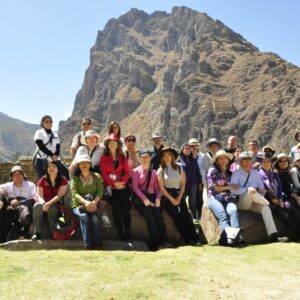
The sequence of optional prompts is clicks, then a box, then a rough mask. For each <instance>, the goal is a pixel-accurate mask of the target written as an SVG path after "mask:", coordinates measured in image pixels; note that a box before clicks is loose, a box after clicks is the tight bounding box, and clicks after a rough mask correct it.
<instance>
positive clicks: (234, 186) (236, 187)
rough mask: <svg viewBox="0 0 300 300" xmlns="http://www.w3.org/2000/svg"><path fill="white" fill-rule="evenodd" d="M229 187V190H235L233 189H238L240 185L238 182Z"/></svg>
mask: <svg viewBox="0 0 300 300" xmlns="http://www.w3.org/2000/svg"><path fill="white" fill-rule="evenodd" d="M229 187H230V189H231V190H235V191H236V190H239V189H240V186H239V185H238V184H232V185H230V186H229Z"/></svg>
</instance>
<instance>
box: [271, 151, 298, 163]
mask: <svg viewBox="0 0 300 300" xmlns="http://www.w3.org/2000/svg"><path fill="white" fill-rule="evenodd" d="M283 158H284V159H287V160H288V161H289V164H291V163H292V160H293V159H292V157H291V156H289V155H287V154H285V153H283V152H282V153H279V154H278V156H277V159H276V161H275V162H274V166H275V165H277V164H278V162H279V161H280V160H281V159H283Z"/></svg>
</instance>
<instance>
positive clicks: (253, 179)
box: [230, 151, 284, 242]
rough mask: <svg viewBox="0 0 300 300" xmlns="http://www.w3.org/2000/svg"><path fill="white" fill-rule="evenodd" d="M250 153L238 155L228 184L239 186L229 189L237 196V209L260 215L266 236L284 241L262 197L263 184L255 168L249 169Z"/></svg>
mask: <svg viewBox="0 0 300 300" xmlns="http://www.w3.org/2000/svg"><path fill="white" fill-rule="evenodd" d="M251 159H252V155H251V154H250V153H249V152H247V151H244V152H242V153H241V154H240V156H239V159H238V160H239V164H240V168H239V169H238V170H236V171H235V172H233V174H232V177H231V180H230V184H231V185H233V184H234V185H238V186H239V187H240V188H239V189H237V190H231V194H232V195H236V196H239V209H241V210H251V211H254V212H256V213H259V214H261V215H262V218H263V221H264V223H265V226H266V230H267V233H268V236H269V237H270V239H271V241H272V242H278V241H284V238H280V237H279V236H278V233H277V229H276V226H275V223H274V220H273V216H272V213H271V210H270V207H269V206H268V205H269V202H268V201H267V200H266V199H265V198H264V197H263V195H264V194H265V193H266V190H265V187H264V184H263V182H262V180H261V178H260V176H259V174H258V172H257V171H256V170H251V168H250V167H251Z"/></svg>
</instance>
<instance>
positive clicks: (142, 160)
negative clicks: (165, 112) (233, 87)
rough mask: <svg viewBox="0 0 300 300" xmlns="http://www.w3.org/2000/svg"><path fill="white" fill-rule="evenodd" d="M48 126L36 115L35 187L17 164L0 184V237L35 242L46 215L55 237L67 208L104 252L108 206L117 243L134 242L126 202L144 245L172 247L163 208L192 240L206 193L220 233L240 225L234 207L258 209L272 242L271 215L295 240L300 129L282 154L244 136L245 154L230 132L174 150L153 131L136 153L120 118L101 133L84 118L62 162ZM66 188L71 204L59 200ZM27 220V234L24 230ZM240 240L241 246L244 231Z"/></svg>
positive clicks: (299, 222)
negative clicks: (138, 220) (142, 228)
mask: <svg viewBox="0 0 300 300" xmlns="http://www.w3.org/2000/svg"><path fill="white" fill-rule="evenodd" d="M52 123H53V122H52V118H51V116H49V115H46V116H43V117H42V119H41V129H39V130H37V131H36V133H35V136H34V141H35V143H36V146H37V147H36V153H35V156H34V160H33V165H34V167H35V169H36V173H37V177H38V182H37V185H35V184H34V183H32V182H30V181H28V180H27V177H26V174H25V173H24V171H23V169H22V168H21V167H20V166H14V167H13V168H12V169H11V172H10V176H9V178H10V181H9V182H7V183H5V184H1V185H0V192H1V194H0V196H1V199H0V242H1V243H2V242H5V241H7V240H12V239H17V238H20V237H24V238H31V239H32V240H39V239H41V236H42V231H43V230H42V229H43V228H42V226H43V224H44V222H43V218H44V217H45V216H46V217H47V220H48V224H49V234H50V236H51V237H53V234H54V231H55V229H56V228H57V220H58V218H59V216H60V212H61V206H65V207H67V208H68V209H70V210H71V212H72V214H73V215H75V216H76V218H77V219H78V222H79V224H80V228H81V232H82V237H83V243H84V246H85V248H86V249H88V250H90V249H101V247H102V245H103V236H102V232H101V220H100V214H99V212H100V213H101V215H102V217H103V220H104V221H105V222H104V223H106V225H108V226H109V225H110V220H109V218H108V216H107V213H106V207H107V203H109V204H110V205H111V207H112V213H113V220H114V224H115V228H116V230H117V236H116V239H117V240H122V241H126V242H128V243H131V240H132V237H131V216H130V209H131V207H134V208H135V209H136V210H137V211H138V212H139V213H140V214H141V216H142V217H143V218H144V220H145V222H146V225H147V228H148V236H149V239H148V242H149V248H150V249H151V250H153V251H156V250H158V249H162V248H166V247H170V246H171V245H170V243H169V241H168V236H167V232H166V226H165V223H164V218H163V215H162V211H163V210H165V211H166V212H167V213H168V214H169V215H170V217H171V218H172V219H173V221H174V224H175V226H176V229H177V230H178V232H179V233H180V235H181V237H182V239H183V241H184V242H185V243H186V244H187V245H194V246H199V245H201V242H200V238H199V235H198V233H197V231H196V227H195V224H197V223H199V220H200V218H201V211H202V205H203V199H205V198H206V197H205V193H207V205H208V207H209V208H210V210H211V211H212V212H213V214H214V215H215V216H216V218H217V220H218V221H219V224H220V228H221V231H222V232H223V231H224V230H225V229H226V228H240V227H241V226H240V223H239V214H238V210H239V209H240V210H252V211H254V212H257V213H260V214H261V215H262V218H263V220H264V223H265V226H266V230H267V233H268V235H269V236H270V240H271V241H281V240H283V238H282V237H280V236H279V235H278V232H277V229H276V226H275V223H274V220H273V216H276V217H277V218H279V219H280V220H281V221H282V222H283V224H284V225H285V226H287V227H288V229H289V230H290V232H292V234H293V237H295V238H296V239H299V238H300V132H297V134H296V136H295V139H296V141H297V142H298V143H299V144H297V145H296V146H295V147H293V148H292V150H291V156H289V155H285V154H284V153H280V154H279V155H278V156H277V157H276V156H275V155H274V153H275V150H274V149H272V147H270V146H265V147H263V148H262V152H259V151H258V148H259V147H258V142H257V141H256V140H251V141H249V144H248V149H247V151H244V149H243V147H242V146H240V145H238V143H237V138H236V137H235V136H230V137H229V139H228V146H227V147H225V148H224V149H222V144H221V142H220V141H219V140H217V139H215V138H211V139H210V140H209V141H208V142H207V143H206V145H205V146H206V148H207V152H206V153H202V152H201V151H200V144H199V143H198V141H197V140H196V139H195V138H191V139H189V140H188V141H187V142H186V143H184V144H183V145H182V147H181V149H180V151H179V153H178V152H177V151H176V150H175V149H174V148H172V147H168V146H165V145H163V138H164V137H163V136H162V135H161V134H160V133H159V132H154V133H153V134H152V137H151V139H152V141H153V147H151V148H148V149H143V150H141V151H137V149H136V142H137V141H136V136H135V135H133V134H129V135H126V136H125V137H124V138H123V137H122V136H121V128H120V125H119V123H118V122H115V121H114V122H111V123H110V124H109V128H108V134H107V136H106V137H105V138H104V139H103V140H102V139H101V137H100V135H99V134H98V133H97V132H96V131H95V130H94V129H93V128H92V120H91V119H90V118H88V117H86V118H83V119H82V121H81V129H82V130H81V131H80V132H79V133H78V134H76V135H75V136H74V138H73V141H72V144H71V147H70V154H71V157H72V163H71V164H70V166H69V167H68V168H67V167H66V166H65V165H64V164H63V163H62V162H61V159H60V141H59V138H58V136H57V134H56V133H54V132H53V131H52ZM292 165H293V167H292ZM68 186H70V191H71V203H69V202H68V201H67V198H68V197H66V194H67V190H68ZM203 196H204V197H203ZM32 222H33V224H34V234H33V236H29V227H30V224H31V223H32ZM102 225H103V223H102ZM238 242H239V243H244V241H243V236H242V231H240V233H239V236H238Z"/></svg>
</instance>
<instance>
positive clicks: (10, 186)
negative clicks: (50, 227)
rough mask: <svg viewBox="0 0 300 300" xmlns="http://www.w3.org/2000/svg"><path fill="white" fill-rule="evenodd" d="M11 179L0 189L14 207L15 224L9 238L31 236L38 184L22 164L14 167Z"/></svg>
mask: <svg viewBox="0 0 300 300" xmlns="http://www.w3.org/2000/svg"><path fill="white" fill-rule="evenodd" d="M9 179H10V180H9V182H7V183H4V184H1V185H0V189H1V190H2V191H3V193H4V195H5V196H6V197H7V198H8V205H9V206H11V207H12V208H13V213H12V221H13V226H12V228H11V230H10V233H9V240H14V239H18V238H19V239H24V238H30V234H29V227H30V224H31V223H32V209H33V206H34V204H35V203H36V201H37V197H36V186H35V184H34V183H32V182H30V181H28V179H27V177H26V175H25V173H24V171H23V169H22V167H21V166H14V167H12V169H11V171H10V175H9Z"/></svg>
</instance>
